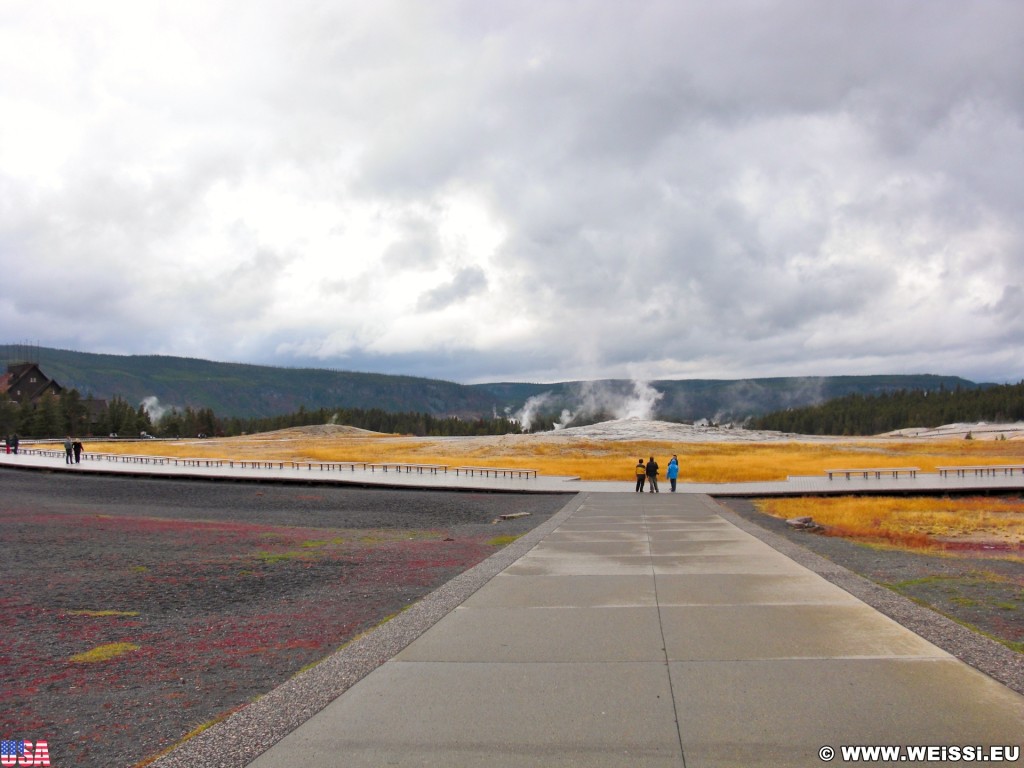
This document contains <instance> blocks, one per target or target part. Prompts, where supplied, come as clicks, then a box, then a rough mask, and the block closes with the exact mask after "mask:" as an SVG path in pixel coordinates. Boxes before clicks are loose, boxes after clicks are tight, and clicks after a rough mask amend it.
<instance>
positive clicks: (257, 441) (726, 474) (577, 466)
mask: <svg viewBox="0 0 1024 768" xmlns="http://www.w3.org/2000/svg"><path fill="white" fill-rule="evenodd" d="M85 449H86V451H90V452H98V453H145V454H151V455H167V456H179V457H181V456H185V457H202V458H206V457H210V458H234V459H252V458H262V459H279V460H294V461H366V462H412V463H420V464H446V465H449V466H456V465H463V464H472V465H479V466H496V467H517V468H528V469H536V470H537V471H538V472H540V473H541V474H545V475H558V476H573V477H579V478H581V479H583V480H630V479H631V478H632V476H633V467H634V466H635V465H636V462H637V459H638V458H643V459H644V460H645V461H646V459H647V458H648V457H649V456H654V457H655V458H657V460H658V462H659V463H660V464H661V465H662V467H664V466H665V464H667V462H668V459H669V457H670V456H671V455H672V454H677V455H678V456H679V463H680V468H681V472H680V480H682V481H688V482H709V483H724V482H753V481H766V480H785V479H786V477H787V476H789V475H820V474H822V472H824V470H826V469H832V468H855V467H887V466H891V467H898V466H915V467H918V468H919V469H920V470H921V471H922V472H933V471H935V468H936V467H938V466H943V465H956V464H1019V463H1022V462H1024V441H1021V440H1006V441H970V440H949V441H934V442H933V441H928V442H923V441H917V442H915V441H912V440H911V441H889V440H877V439H876V440H863V441H856V440H851V441H849V442H846V441H828V442H798V441H794V442H782V441H779V442H766V443H742V442H738V443H723V442H705V443H693V442H680V443H670V442H656V441H621V440H620V441H602V440H593V439H587V438H573V439H559V438H557V437H554V438H546V437H545V436H540V435H506V436H501V437H486V438H412V437H400V436H388V435H372V434H371V435H367V434H364V433H356V434H352V435H349V434H330V433H325V434H319V435H318V434H310V432H309V430H308V429H302V428H297V429H291V430H281V431H279V432H273V433H267V434H262V435H249V436H244V437H235V438H224V439H208V440H183V441H172V442H168V441H159V442H157V441H139V442H131V443H125V442H103V441H90V442H88V443H87V444H86V446H85Z"/></svg>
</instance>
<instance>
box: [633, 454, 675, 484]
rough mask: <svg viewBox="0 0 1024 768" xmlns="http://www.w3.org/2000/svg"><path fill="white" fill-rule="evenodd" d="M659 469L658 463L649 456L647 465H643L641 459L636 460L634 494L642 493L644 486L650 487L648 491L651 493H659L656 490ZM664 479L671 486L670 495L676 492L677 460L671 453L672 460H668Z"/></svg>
mask: <svg viewBox="0 0 1024 768" xmlns="http://www.w3.org/2000/svg"><path fill="white" fill-rule="evenodd" d="M659 469H661V467H659V466H658V462H656V461H655V460H654V457H653V456H651V458H649V459H648V460H647V464H644V460H643V459H638V460H637V462H636V492H637V493H643V492H644V484H645V483H646V484H647V485H649V486H650V488H649V489H648V490H649V491H650V492H651V493H661V491H659V490H658V470H659ZM665 477H667V478H668V481H669V483H670V484H671V485H672V493H675V492H676V479H677V478H678V477H679V459H678V458H677V457H676V455H675V454H674V453H673V454H672V458H671V459H669V460H668V468H667V469H666V470H665Z"/></svg>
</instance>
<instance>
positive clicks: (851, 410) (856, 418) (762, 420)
mask: <svg viewBox="0 0 1024 768" xmlns="http://www.w3.org/2000/svg"><path fill="white" fill-rule="evenodd" d="M1022 420H1024V382H1020V383H1018V384H993V385H989V386H986V387H982V388H978V389H961V388H956V389H951V390H947V389H940V390H939V391H924V390H899V391H895V392H888V393H882V394H878V395H860V394H851V395H846V396H844V397H838V398H835V399H833V400H829V401H827V402H824V403H821V404H819V405H813V406H808V407H803V408H789V409H786V410H783V411H776V412H775V413H769V414H766V415H764V416H759V417H756V418H753V419H751V420H750V421H749V422H748V423H747V427H748V428H750V429H772V430H778V431H780V432H793V433H797V434H801V435H839V436H843V435H849V436H855V435H877V434H881V433H883V432H891V431H893V430H897V429H906V428H910V427H932V428H933V427H940V426H942V425H944V424H958V423H967V424H971V423H978V422H995V423H1005V422H1017V421H1022Z"/></svg>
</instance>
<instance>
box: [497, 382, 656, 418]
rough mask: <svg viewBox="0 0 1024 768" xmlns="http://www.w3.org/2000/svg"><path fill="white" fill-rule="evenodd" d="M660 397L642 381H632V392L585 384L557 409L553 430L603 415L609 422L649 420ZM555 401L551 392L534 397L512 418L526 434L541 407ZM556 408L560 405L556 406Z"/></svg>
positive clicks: (595, 384)
mask: <svg viewBox="0 0 1024 768" xmlns="http://www.w3.org/2000/svg"><path fill="white" fill-rule="evenodd" d="M662 397H664V393H663V392H659V391H658V390H656V389H655V388H654V387H652V386H651V385H650V384H648V383H647V382H646V381H633V382H632V392H631V393H624V392H622V391H621V390H620V391H617V390H616V389H615V388H614V386H613V385H611V384H609V383H607V382H592V381H585V382H583V383H581V384H580V385H579V386H578V387H577V388H576V391H575V392H574V393H573V394H572V396H571V399H572V401H573V402H571V403H570V404H569V405H568V406H567V407H563V408H562V409H561V413H560V415H559V417H558V421H557V422H555V425H554V428H555V429H564V428H565V427H567V426H569V425H570V424H572V423H573V422H574V421H576V420H577V419H580V418H593V417H595V416H600V415H606V416H610V417H611V418H613V419H641V420H650V419H651V418H653V416H654V408H655V406H656V405H657V404H658V401H659V400H661V398H662ZM556 400H560V398H556V397H555V395H554V394H553V393H552V392H544V393H542V394H539V395H534V396H533V397H531V398H530V399H529V400H527V401H526V403H525V404H524V405H523V407H522V410H520V411H519V412H518V413H517V414H516V418H517V419H518V420H519V422H520V423H521V424H522V426H523V429H524V430H529V429H530V427H531V426H532V425H533V421H534V419H535V418H536V417H537V415H538V414H539V413H541V412H542V410H543V409H544V408H545V407H548V406H551V405H555V403H556ZM557 404H558V405H563V403H562V402H558V403H557Z"/></svg>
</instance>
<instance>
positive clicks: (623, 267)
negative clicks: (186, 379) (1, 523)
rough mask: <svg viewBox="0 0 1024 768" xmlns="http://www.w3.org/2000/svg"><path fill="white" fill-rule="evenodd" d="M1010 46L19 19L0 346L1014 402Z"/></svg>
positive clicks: (942, 20)
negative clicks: (975, 385) (926, 382)
mask: <svg viewBox="0 0 1024 768" xmlns="http://www.w3.org/2000/svg"><path fill="white" fill-rule="evenodd" d="M1022 38H1024V8H1021V7H1018V6H1017V4H1013V3H1005V2H999V0H978V2H973V3H961V2H957V1H954V0H939V2H937V3H930V4H928V6H927V7H925V6H924V5H921V4H905V3H891V2H888V0H839V2H834V3H828V4H825V5H823V4H821V3H819V2H816V1H812V0H775V1H774V2H769V3H767V4H766V3H760V2H758V3H748V2H743V1H742V0H741V1H740V2H736V3H720V4H713V5H710V4H679V3H668V2H660V1H659V0H641V2H638V3H619V2H613V1H612V0H607V1H604V0H598V2H595V3H588V4H586V5H580V4H578V3H570V2H561V1H560V0H556V1H555V2H551V3H545V4H542V5H537V6H531V10H530V12H529V13H524V12H523V8H522V5H521V4H519V3H512V2H501V1H500V0H499V2H494V3H487V4H477V3H468V2H464V0H442V2H438V3H430V4H422V3H414V2H408V1H407V0H386V1H385V2H381V3H373V4H366V3H356V2H342V3H333V4H328V5H324V4H321V3H313V2H304V1H300V2H298V3H293V4H288V5H286V6H282V5H281V4H279V3H271V2H269V0H257V1H256V2H253V3H248V4H246V5H245V6H244V7H242V6H238V5H237V4H230V3H226V2H203V3H199V2H184V3H174V4H171V3H146V4H141V5H140V4H137V3H128V2H114V1H113V0H106V1H104V0H100V1H99V2H95V3H90V4H87V5H73V4H70V5H69V4H67V3H65V2H61V1H59V0H39V1H38V2H34V3H31V4H9V5H8V6H6V7H4V9H2V10H0V72H2V74H3V77H0V111H2V112H3V114H4V115H5V119H4V120H3V121H2V122H0V260H2V264H3V272H4V274H3V280H2V281H0V327H3V328H4V329H5V330H6V332H7V334H8V335H9V336H10V339H9V340H17V339H21V338H32V339H38V340H39V342H40V343H42V344H52V345H55V346H67V347H72V348H76V349H85V350H90V351H106V352H123V353H148V352H160V353H165V354H182V355H190V356H203V357H211V358H215V359H232V360H245V361H252V362H277V363H281V364H285V365H288V364H309V363H315V364H323V365H329V366H332V367H354V368H363V369H374V370H384V371H389V372H395V373H415V374H425V375H432V376H438V377H442V378H450V379H457V380H464V381H480V380H487V379H533V380H557V379H573V378H591V377H605V376H626V375H628V376H632V377H636V378H647V379H650V378H657V377H669V376H693V377H711V376H730V377H733V376H734V377H739V376H746V375H787V374H790V373H793V374H807V375H825V374H840V373H872V372H918V371H929V372H935V373H953V374H960V375H964V376H967V377H971V378H975V379H978V380H982V379H987V380H992V379H995V380H1016V379H1019V378H1021V377H1024V363H1022V362H1021V361H1022V360H1024V354H1022V352H1024V349H1022V348H1021V347H1022V342H1021V341H1020V339H1021V338H1024V336H1022V335H1021V334H1020V330H1021V328H1022V322H1024V321H1022V319H1021V314H1020V312H1019V311H1018V310H1017V303H1018V302H1016V299H1017V298H1019V294H1020V290H1021V280H1020V279H1019V277H1018V275H1019V274H1020V273H1021V268H1022V266H1024V263H1022V262H1024V253H1022V225H1021V223H1020V218H1019V215H1018V211H1019V210H1020V204H1021V203H1022V202H1024V127H1022V126H1024V119H1022V100H1021V94H1020V89H1019V87H1018V82H1017V80H1018V77H1017V74H1016V73H1018V72H1020V71H1021V70H1022V65H1024V61H1022V59H1024V45H1022V43H1024V39H1022ZM907 366H914V368H913V369H910V370H908V368H907Z"/></svg>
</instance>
